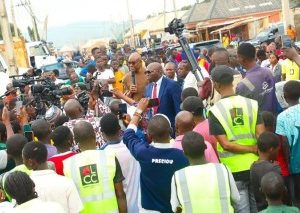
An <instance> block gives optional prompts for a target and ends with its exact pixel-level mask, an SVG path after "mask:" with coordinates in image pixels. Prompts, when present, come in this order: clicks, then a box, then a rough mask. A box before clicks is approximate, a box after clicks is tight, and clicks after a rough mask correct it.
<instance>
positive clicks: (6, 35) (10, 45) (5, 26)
mask: <svg viewBox="0 0 300 213" xmlns="http://www.w3.org/2000/svg"><path fill="white" fill-rule="evenodd" d="M0 17H1V18H0V24H1V31H2V35H3V40H4V44H5V52H6V58H7V61H8V66H9V68H8V69H9V70H8V73H9V75H17V69H16V60H15V54H14V42H13V38H12V35H11V30H10V24H9V21H8V17H7V12H6V6H5V0H1V1H0Z"/></svg>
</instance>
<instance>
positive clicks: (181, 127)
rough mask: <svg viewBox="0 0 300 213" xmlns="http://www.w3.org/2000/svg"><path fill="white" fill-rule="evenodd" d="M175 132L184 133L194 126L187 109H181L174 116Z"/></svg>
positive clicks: (192, 118) (191, 115) (191, 116)
mask: <svg viewBox="0 0 300 213" xmlns="http://www.w3.org/2000/svg"><path fill="white" fill-rule="evenodd" d="M175 126H176V133H177V134H178V135H184V134H185V133H186V132H188V131H192V130H193V129H194V127H195V122H194V117H193V114H192V113H190V112H188V111H181V112H179V113H178V114H177V115H176V117H175Z"/></svg>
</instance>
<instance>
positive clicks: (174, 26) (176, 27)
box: [165, 18, 184, 37]
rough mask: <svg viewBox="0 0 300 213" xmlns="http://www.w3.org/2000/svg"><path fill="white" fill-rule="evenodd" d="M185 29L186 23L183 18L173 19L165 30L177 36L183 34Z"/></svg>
mask: <svg viewBox="0 0 300 213" xmlns="http://www.w3.org/2000/svg"><path fill="white" fill-rule="evenodd" d="M183 30H184V24H183V23H182V22H181V19H176V18H175V19H173V20H172V21H171V22H170V23H169V24H168V27H166V28H165V32H167V33H170V34H175V35H176V36H177V37H179V35H181V34H182V32H183Z"/></svg>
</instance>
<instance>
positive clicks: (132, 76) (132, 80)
mask: <svg viewBox="0 0 300 213" xmlns="http://www.w3.org/2000/svg"><path fill="white" fill-rule="evenodd" d="M131 82H132V84H133V85H136V81H135V72H134V71H131Z"/></svg>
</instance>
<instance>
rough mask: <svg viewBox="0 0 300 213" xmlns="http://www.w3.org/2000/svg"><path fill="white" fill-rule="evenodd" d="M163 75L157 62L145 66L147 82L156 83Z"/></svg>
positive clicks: (161, 68)
mask: <svg viewBox="0 0 300 213" xmlns="http://www.w3.org/2000/svg"><path fill="white" fill-rule="evenodd" d="M162 74H163V67H162V66H161V64H160V63H158V62H153V63H151V64H149V65H148V66H147V70H146V77H147V80H148V81H149V82H156V81H158V80H159V79H160V78H161V76H162Z"/></svg>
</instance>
